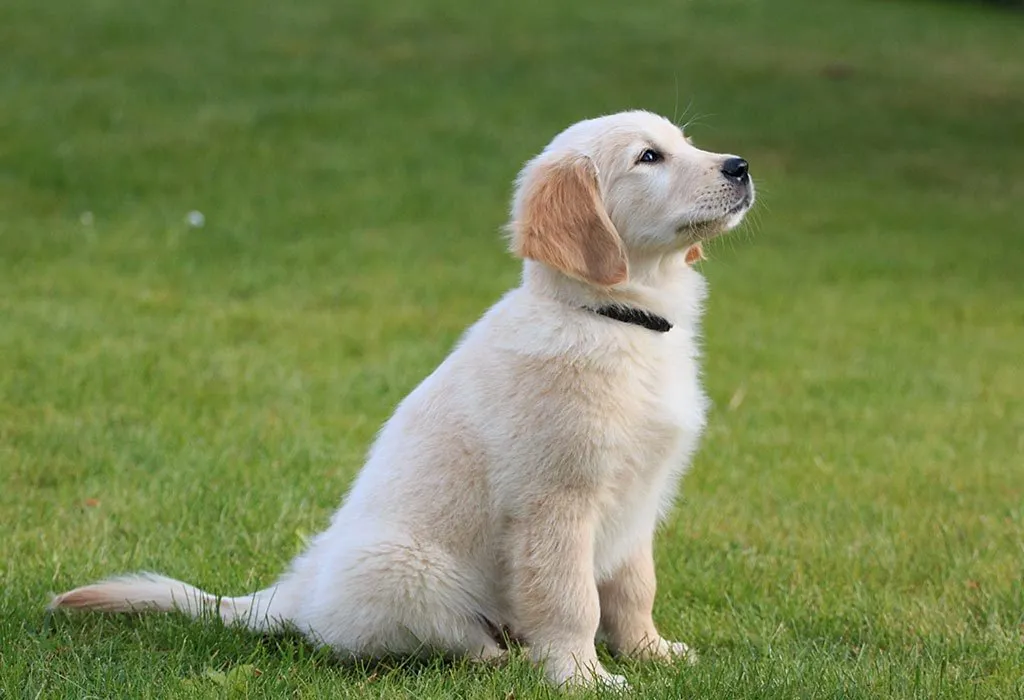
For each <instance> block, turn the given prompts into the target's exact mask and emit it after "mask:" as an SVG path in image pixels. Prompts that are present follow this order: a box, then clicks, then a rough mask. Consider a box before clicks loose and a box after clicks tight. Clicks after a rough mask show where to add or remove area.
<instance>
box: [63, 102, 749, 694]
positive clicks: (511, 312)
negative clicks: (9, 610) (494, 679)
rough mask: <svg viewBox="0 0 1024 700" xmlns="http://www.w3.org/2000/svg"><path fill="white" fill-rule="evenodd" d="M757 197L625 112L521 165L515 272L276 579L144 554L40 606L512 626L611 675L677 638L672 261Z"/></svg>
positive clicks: (680, 458)
mask: <svg viewBox="0 0 1024 700" xmlns="http://www.w3.org/2000/svg"><path fill="white" fill-rule="evenodd" d="M753 200H754V185H753V183H752V181H751V180H750V177H749V175H748V173H747V164H746V161H744V160H742V159H740V158H736V157H734V156H728V155H721V154H716V153H708V152H706V151H702V150H699V149H697V148H695V147H694V146H692V145H691V144H690V143H689V141H688V140H687V139H686V138H685V137H684V136H683V134H682V132H681V131H680V130H679V128H677V127H676V126H675V125H674V124H672V123H671V122H670V121H668V120H666V119H663V118H661V117H658V116H656V115H654V114H650V113H647V112H624V113H620V114H614V115H611V116H606V117H601V118H598V119H592V120H588V121H583V122H580V123H578V124H575V125H573V126H571V127H570V128H568V129H567V130H565V131H564V132H562V133H561V134H560V135H558V136H557V137H556V138H555V139H554V141H552V142H551V144H550V145H549V146H548V147H547V148H546V149H544V151H543V152H542V153H541V154H540V155H538V156H537V157H536V158H534V159H533V160H531V161H530V162H528V163H527V164H526V166H525V167H524V168H523V170H522V172H521V174H520V176H519V179H518V181H517V185H516V193H515V198H514V201H513V204H512V218H511V223H510V224H509V234H510V239H511V247H512V250H513V251H514V252H515V253H516V254H517V255H518V256H520V257H522V258H524V264H523V276H522V284H521V285H520V286H519V287H518V288H516V289H514V290H512V291H511V292H509V293H508V294H507V295H505V297H504V298H503V299H502V300H501V301H499V302H498V303H497V304H495V305H494V306H493V307H492V308H491V309H490V310H489V311H488V312H487V313H486V314H485V315H484V317H483V318H482V319H480V321H478V322H477V323H476V324H475V325H474V326H473V327H472V328H470V329H469V331H468V332H467V333H466V335H465V337H464V338H463V339H462V341H461V342H460V343H459V344H458V347H456V349H455V350H454V351H453V352H452V353H451V355H450V356H449V357H448V358H447V359H446V360H445V361H444V362H443V363H442V364H441V366H440V367H438V368H437V369H436V370H435V371H434V373H433V374H431V375H430V376H429V377H427V378H426V379H425V380H424V381H423V383H422V384H420V385H419V386H418V387H417V388H416V389H415V390H414V391H413V392H412V393H411V394H410V395H409V396H408V397H406V399H405V400H404V401H402V403H401V404H400V405H399V406H398V408H397V409H396V411H395V413H394V415H393V416H392V417H391V419H390V420H389V421H388V422H387V424H386V425H385V426H384V428H383V430H382V431H381V433H380V436H379V437H378V439H377V441H376V443H375V444H374V446H373V448H372V449H371V451H370V454H369V457H368V459H367V462H366V465H365V466H364V467H363V469H362V471H361V472H360V474H359V476H358V478H357V479H356V481H355V483H354V484H353V486H352V489H351V491H350V492H349V494H348V497H347V498H346V499H345V502H344V504H343V505H342V506H341V508H340V509H339V510H338V511H337V512H336V513H335V514H334V517H333V519H332V521H331V524H330V526H329V527H328V528H327V530H326V531H324V532H323V533H321V534H320V535H319V536H317V537H316V538H315V540H314V541H313V542H312V543H311V544H310V546H309V549H308V550H307V551H306V552H305V553H304V554H302V555H301V556H299V557H298V558H297V559H296V560H295V562H294V563H293V564H292V566H291V568H290V570H289V571H288V572H287V573H286V574H284V575H283V576H282V577H281V579H280V580H279V581H278V582H277V583H275V584H274V585H273V586H271V587H270V588H267V589H265V590H262V591H259V592H257V593H254V594H252V595H247V596H241V597H237V598H219V597H217V596H214V595H211V594H209V593H205V592H203V591H200V590H199V589H197V588H195V587H193V586H190V585H188V584H185V583H182V582H180V581H175V580H172V579H168V578H165V577H162V576H156V575H151V574H140V575H135V576H129V577H125V578H116V579H110V580H107V581H103V582H100V583H96V584H93V585H90V586H85V587H83V588H78V589H75V590H73V591H70V592H68V593H64V594H62V595H59V596H57V597H56V598H55V599H54V600H53V603H52V604H53V606H54V607H57V608H80V609H91V610H104V611H110V612H124V611H134V610H145V609H148V610H166V611H170V610H179V611H182V612H184V613H187V614H189V615H193V616H198V615H201V614H202V613H204V612H205V611H213V612H214V613H215V614H217V615H219V617H220V618H221V619H223V620H224V621H225V622H229V623H231V622H238V623H241V624H244V625H246V626H248V627H250V628H252V629H254V630H273V629H277V628H280V627H282V626H291V627H294V628H296V629H298V630H300V631H301V632H303V633H304V634H306V635H307V636H308V637H309V638H310V639H311V640H313V641H315V642H316V643H320V644H326V645H330V646H331V647H333V648H334V649H335V650H337V651H338V652H339V653H340V654H342V655H344V656H350V657H351V656H358V657H373V656H379V655H383V654H412V653H423V652H432V653H438V652H439V653H444V654H450V655H468V656H469V657H471V658H478V659H492V658H497V657H500V656H501V655H503V654H504V650H505V640H506V635H509V636H511V637H512V638H514V639H517V640H520V641H522V642H523V643H524V644H525V645H527V648H528V652H529V654H530V655H531V657H532V658H534V659H535V660H536V661H537V662H538V663H542V664H543V666H544V670H545V673H546V674H547V676H548V678H550V679H551V680H552V681H553V682H555V683H557V684H563V683H571V684H582V685H586V684H592V683H595V682H605V683H611V684H614V685H624V683H625V681H624V679H622V678H621V677H619V676H613V675H612V674H609V673H608V672H607V671H606V670H605V669H604V668H603V667H602V666H601V664H600V662H599V661H598V658H597V654H596V651H595V648H594V640H595V636H596V635H597V634H598V633H599V631H600V633H601V634H602V635H603V637H604V638H605V639H607V642H608V644H609V646H610V648H611V650H612V651H613V652H615V653H619V654H624V655H639V656H643V657H650V658H658V659H672V658H689V657H690V652H689V650H688V648H687V647H686V645H684V644H681V643H679V642H670V641H668V640H666V639H664V638H663V637H662V636H661V635H660V634H659V633H658V630H657V629H656V628H655V626H654V622H653V620H652V618H651V608H652V605H653V601H654V590H655V580H654V563H653V561H652V555H651V551H652V548H651V541H652V537H653V535H654V531H655V526H656V524H657V522H658V520H659V518H661V517H663V516H664V515H665V514H666V513H667V512H668V510H669V508H670V507H671V505H672V501H673V498H674V495H675V493H676V487H677V482H678V481H679V478H680V476H681V475H682V473H683V472H684V471H685V469H686V467H687V465H688V463H689V461H690V458H691V455H692V454H693V452H694V449H695V447H696V445H697V439H698V436H699V435H700V432H701V429H702V427H703V426H704V416H705V410H706V405H707V400H706V399H705V396H704V394H703V393H702V392H701V388H700V385H699V382H698V366H697V355H698V349H697V334H698V320H699V316H700V310H701V302H702V300H703V298H704V295H705V285H704V281H703V279H702V278H701V276H700V275H699V274H698V273H697V272H696V271H695V270H693V269H692V268H691V267H690V265H689V262H691V261H692V259H693V258H695V257H697V256H698V255H699V250H700V248H699V245H700V243H701V241H703V240H706V239H707V238H709V237H711V236H714V235H715V234H718V233H720V232H722V231H725V230H727V229H729V228H732V227H733V226H735V225H736V224H738V223H739V221H740V219H741V218H742V217H743V215H744V214H745V213H746V211H747V209H748V208H749V207H750V205H751V203H752V202H753Z"/></svg>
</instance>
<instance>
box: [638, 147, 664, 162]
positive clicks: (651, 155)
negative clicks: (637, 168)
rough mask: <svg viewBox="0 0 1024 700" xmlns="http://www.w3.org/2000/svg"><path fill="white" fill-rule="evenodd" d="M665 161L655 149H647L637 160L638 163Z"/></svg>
mask: <svg viewBox="0 0 1024 700" xmlns="http://www.w3.org/2000/svg"><path fill="white" fill-rule="evenodd" d="M663 159H664V156H662V155H661V154H660V153H658V152H657V151H655V150H654V149H653V148H645V149H644V152H643V153H641V154H640V157H639V158H638V159H637V161H636V162H637V163H658V162H660V161H661V160H663Z"/></svg>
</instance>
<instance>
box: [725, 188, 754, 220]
mask: <svg viewBox="0 0 1024 700" xmlns="http://www.w3.org/2000/svg"><path fill="white" fill-rule="evenodd" d="M753 203H754V198H753V197H752V196H751V194H750V191H749V190H747V191H746V192H744V193H743V199H741V200H740V201H739V202H737V203H736V204H734V205H733V207H732V209H730V210H729V211H728V212H727V213H726V217H731V216H736V215H737V214H741V213H743V212H745V211H746V210H747V209H749V208H750V205H751V204H753Z"/></svg>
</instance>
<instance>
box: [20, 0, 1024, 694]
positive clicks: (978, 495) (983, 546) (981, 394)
mask: <svg viewBox="0 0 1024 700" xmlns="http://www.w3.org/2000/svg"><path fill="white" fill-rule="evenodd" d="M428 5H429V9H428ZM1022 36H1024V15H1021V14H1020V13H1014V12H1010V11H1000V10H994V9H991V8H989V7H986V6H983V5H980V4H974V3H965V4H956V3H949V4H947V3H939V4H932V3H928V2H844V1H842V0H836V1H835V2H819V1H817V0H778V1H777V2H770V3H769V2H768V1H767V0H690V1H689V2H685V3H667V2H665V3H648V4H643V6H641V4H637V5H636V6H632V4H627V3H622V2H619V1H617V0H591V1H589V2H586V3H583V2H579V3H569V4H563V3H556V2H535V1H534V0H527V1H526V2H523V3H507V7H504V8H499V7H489V6H488V4H486V3H474V2H470V1H469V0H440V1H439V2H434V3H421V2H419V1H418V0H395V1H393V2H386V3H384V2H381V3H370V2H368V1H366V2H348V3H346V2H332V1H330V0H304V1H303V2H294V3H286V2H277V3H272V2H269V1H266V0H262V1H255V2H243V1H242V0H223V1H220V2H206V3H203V2H198V1H194V2H172V1H171V0H151V1H149V2H145V3H139V2H128V1H127V0H82V1H80V2H71V1H70V0H54V1H53V2H45V3H44V2H37V1H36V0H5V2H4V6H3V9H2V10H0V66H2V69H0V523H2V526H0V535H2V536H0V698H7V697H11V698H14V697H33V698H35V697H46V698H66V697H93V698H95V697H110V698H115V697H118V698H120V697H222V696H246V695H248V696H253V697H288V696H291V697H327V696H328V695H329V696H332V697H361V696H368V697H409V698H433V697H438V698H440V697H451V698H454V697H479V698H495V697H497V698H505V697H509V698H511V697H515V698H518V699H522V698H530V697H550V696H552V695H553V691H551V690H550V689H548V688H547V687H546V686H545V685H544V684H543V683H542V682H541V680H540V676H539V674H538V673H537V672H536V671H534V670H532V669H531V668H530V667H529V666H528V665H527V664H526V663H525V662H524V661H523V660H522V659H520V658H517V659H515V660H514V661H513V663H512V664H511V665H510V666H509V667H507V668H504V669H501V670H483V669H477V668H469V667H466V666H465V665H462V664H446V663H443V662H441V661H437V662H432V663H427V664H419V665H408V664H402V663H400V662H394V663H390V664H383V665H379V666H376V667H355V668H353V667H349V666H344V665H340V664H338V663H336V662H334V661H333V660H332V659H331V658H330V657H329V656H328V655H326V654H324V653H322V652H317V651H315V650H313V649H311V648H309V647H307V646H306V645H304V644H303V643H301V642H300V641H298V640H296V639H293V638H290V637H286V638H283V639H279V638H259V637H256V636H251V635H248V634H245V633H244V632H241V631H238V630H234V629H225V628H223V627H221V626H218V625H206V626H204V625H197V624H192V623H189V622H188V621H185V620H183V619H180V618H177V617H173V616H167V617H151V618H119V619H111V618H103V617H101V616H74V617H69V616H64V615H59V616H54V617H53V618H48V617H46V616H45V615H44V611H43V606H44V604H45V602H46V599H47V594H48V593H49V592H51V591H55V590H61V589H65V588H67V587H70V586H73V585H76V584H81V583H84V582H87V581H89V580H92V579H94V578H97V577H100V576H104V575H107V574H110V573H114V572H121V571H127V570H134V569H139V568H146V569H155V570H159V571H162V572H164V573H167V574H169V575H172V576H175V577H179V578H184V579H188V580H190V581H194V582H196V583H197V584H199V585H201V586H203V587H204V588H207V589H209V590H213V591H217V592H222V593H235V592H243V591H247V590H252V589H254V588H256V587H261V586H264V585H266V584H268V583H269V582H270V581H271V580H272V579H273V578H274V576H275V575H276V574H277V573H278V572H280V571H281V569H282V568H283V567H284V566H285V564H286V563H287V561H288V560H289V559H290V557H292V556H293V555H294V554H295V553H296V552H298V551H299V549H300V548H301V546H302V542H303V538H304V537H305V536H306V535H308V534H309V533H312V532H315V531H316V530H317V529H319V528H321V527H322V526H324V525H325V523H326V522H327V518H328V516H329V514H330V512H331V511H332V510H333V508H334V507H335V506H336V504H337V503H338V502H339V500H340V498H341V495H342V494H343V493H344V491H345V489H346V486H347V484H348V483H349V481H350V479H351V477H352V475H353V474H354V473H355V471H356V470H357V469H358V468H359V466H360V463H361V459H362V455H363V453H364V452H365V450H366V448H367V446H368V444H369V442H370V441H371V440H372V437H373V435H374V432H375V431H376V429H377V427H378V426H379V424H380V423H381V421H383V420H384V419H385V418H386V417H387V415H388V414H389V412H390V411H391V409H392V408H393V406H394V405H395V403H396V402H397V401H399V400H400V399H401V398H402V396H404V395H405V394H406V393H407V392H408V391H409V390H410V389H411V388H412V387H413V386H414V385H415V384H416V383H417V382H418V381H419V380H420V379H421V378H422V377H424V376H425V375H426V374H427V373H429V372H430V371H431V369H432V368H433V367H434V366H435V365H436V364H437V363H438V362H439V361H440V360H441V359H442V358H443V357H444V356H445V354H446V353H447V352H448V350H449V349H450V347H451V345H452V343H453V342H454V341H455V339H456V338H457V337H458V335H459V334H460V332H461V331H462V330H463V328H464V327H465V326H466V325H468V324H469V323H471V322H472V321H473V320H474V319H475V318H476V317H477V316H478V315H479V314H480V313H481V312H482V311H483V310H484V309H485V308H486V307H487V306H488V305H489V304H490V303H492V302H493V301H494V300H495V299H496V298H497V297H498V296H499V295H500V294H501V293H502V292H503V291H504V290H505V289H507V288H509V287H510V286H512V285H514V284H515V282H516V279H517V274H518V268H517V265H516V263H515V262H514V261H513V260H511V259H510V258H509V257H508V256H507V255H506V253H505V252H504V250H503V244H502V242H501V239H500V236H499V233H498V230H499V227H500V226H501V224H502V223H503V221H504V216H505V211H506V207H507V196H508V194H509V188H510V181H511V179H512V177H513V176H514V175H515V172H516V170H517V169H518V166H519V165H520V164H521V162H522V161H524V160H525V159H526V158H528V157H529V156H530V155H531V154H532V153H533V152H535V151H536V150H538V149H539V148H540V147H541V146H542V145H543V144H544V143H545V142H546V141H547V140H548V139H549V138H550V137H551V136H552V135H553V134H554V133H555V132H556V131H558V130H559V129H561V128H563V127H564V126H565V125H567V124H568V123H570V122H572V121H575V120H576V119H579V118H583V117H586V116H593V115H596V114H599V113H602V112H607V111H615V110H618V109H622V108H627V107H645V108H649V109H652V110H655V111H660V112H663V113H667V114H668V115H669V116H677V117H679V118H680V119H685V120H690V119H693V123H692V125H691V126H690V127H689V132H690V133H691V134H692V135H694V136H695V138H696V139H697V141H698V143H699V144H701V145H704V146H706V147H707V148H709V149H717V150H728V151H734V152H737V153H741V154H743V155H744V156H746V157H747V158H748V159H749V160H750V162H751V163H752V168H753V172H754V174H755V176H756V178H757V180H758V182H759V184H760V186H761V187H760V192H761V193H762V196H761V202H760V204H759V205H758V208H757V211H756V212H755V214H754V215H753V216H752V221H751V223H750V224H748V225H747V227H746V228H745V230H744V231H741V232H739V233H737V234H735V235H733V236H732V237H731V238H728V239H726V240H723V241H721V242H720V243H718V244H716V245H715V246H714V248H713V249H712V250H711V251H710V253H711V260H710V261H709V262H707V263H705V264H704V270H705V272H706V274H707V276H708V277H709V278H710V281H711V287H712V297H711V301H710V304H709V308H708V316H707V320H706V326H705V328H706V339H705V346H706V350H707V353H706V355H707V357H706V362H705V376H706V383H707V386H708V390H709V392H710V394H711V396H712V398H713V399H714V400H715V403H716V407H715V409H714V410H713V412H712V414H711V416H710V427H709V430H708V432H707V436H706V439H705V440H704V443H703V447H702V449H701V451H700V453H699V455H698V457H697V459H696V463H695V466H694V468H693V471H692V472H691V475H690V476H689V477H688V479H687V480H686V482H685V484H684V495H683V498H681V500H680V505H679V508H678V509H677V511H676V514H675V515H674V516H673V517H672V519H671V520H670V521H669V522H668V523H667V525H666V527H664V529H663V531H662V532H661V533H660V534H659V537H658V540H657V559H658V569H659V576H660V591H659V598H658V602H657V606H656V609H655V617H656V619H657V620H658V622H659V624H660V626H661V627H662V629H663V631H664V632H665V633H666V635H668V636H671V637H675V638H681V639H684V640H686V641H687V642H690V643H692V644H694V645H695V646H696V647H697V648H698V649H699V650H700V652H701V654H702V659H703V661H702V663H701V664H699V665H698V666H696V667H695V668H672V667H658V666H644V665H631V664H618V663H614V662H613V666H615V667H616V668H618V669H620V670H621V672H623V673H625V675H627V676H628V677H629V678H630V679H631V681H632V683H633V685H634V686H635V687H636V688H637V689H638V690H639V692H638V697H644V698H677V697H694V698H697V697H699V698H789V697H793V698H796V697H800V698H803V697H813V698H875V697H898V698H910V697H914V698H950V699H952V698H957V699H959V698H972V697H978V698H990V697H991V698H1009V697H1022V696H1024V639H1022V637H1024V584H1022V573H1024V230H1022V226H1021V204H1022V202H1024V169H1022V168H1021V165H1020V163H1021V162H1022V161H1024V61H1022V60H1021V51H1020V42H1021V37H1022ZM684 109H685V113H684ZM193 209H197V210H200V211H202V212H204V214H205V215H206V226H205V227H203V228H200V229H191V228H189V227H188V226H187V225H186V224H185V222H184V219H185V215H186V213H187V212H189V211H190V210H193ZM85 212H89V213H90V215H91V219H92V221H91V223H89V221H88V219H89V216H85V217H84V221H83V214H84V213H85ZM219 673H220V674H223V675H218V674H219Z"/></svg>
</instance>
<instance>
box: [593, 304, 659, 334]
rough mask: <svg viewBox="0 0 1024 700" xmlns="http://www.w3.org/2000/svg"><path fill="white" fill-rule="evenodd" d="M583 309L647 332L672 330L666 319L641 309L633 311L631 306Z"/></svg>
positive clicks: (612, 305) (615, 305)
mask: <svg viewBox="0 0 1024 700" xmlns="http://www.w3.org/2000/svg"><path fill="white" fill-rule="evenodd" d="M584 308H585V309H587V310H588V311H593V312H594V313H595V314H599V315H601V316H606V317H607V318H611V319H615V320H616V321H622V322H623V323H632V324H633V325H634V326H643V327H644V328H646V329H647V330H649V331H656V332H658V333H668V332H669V331H670V330H672V324H671V323H669V322H668V320H667V319H665V318H663V317H661V316H658V315H657V314H652V313H651V312H650V311H644V310H643V309H634V308H633V307H631V306H619V305H618V304H609V305H608V306H599V307H598V308H596V309H592V308H590V307H589V306H587V307H584Z"/></svg>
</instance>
